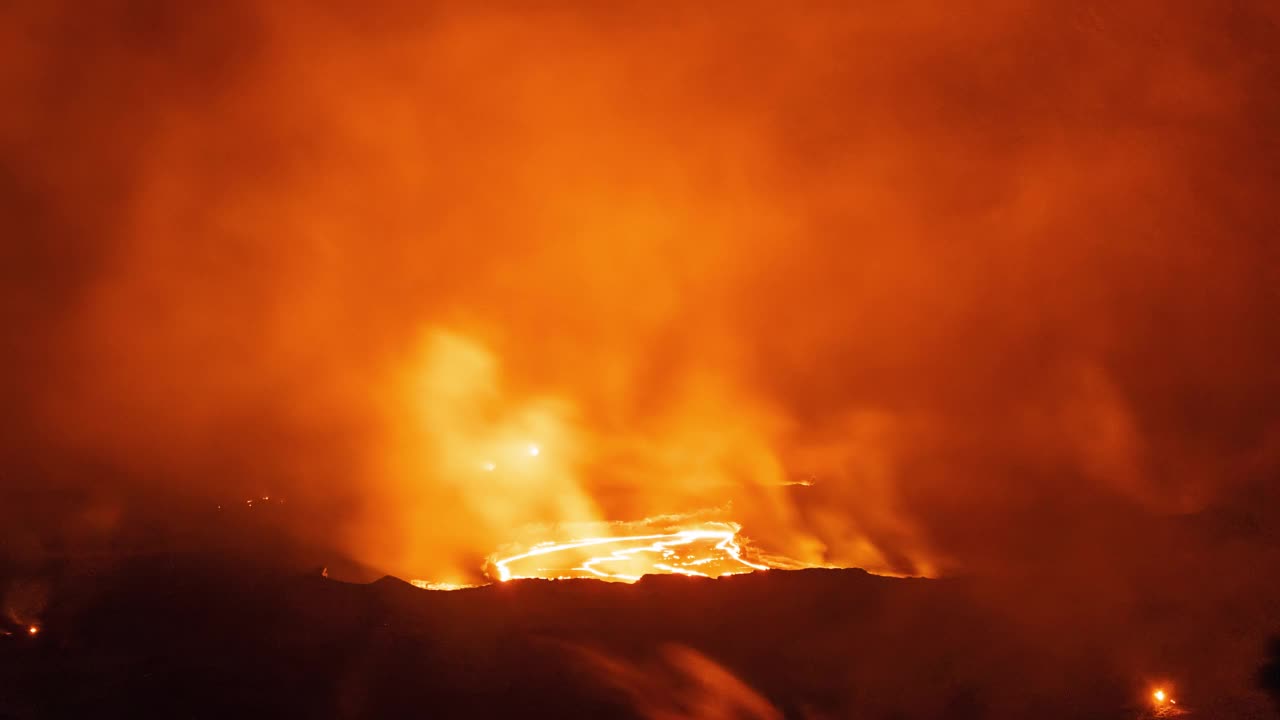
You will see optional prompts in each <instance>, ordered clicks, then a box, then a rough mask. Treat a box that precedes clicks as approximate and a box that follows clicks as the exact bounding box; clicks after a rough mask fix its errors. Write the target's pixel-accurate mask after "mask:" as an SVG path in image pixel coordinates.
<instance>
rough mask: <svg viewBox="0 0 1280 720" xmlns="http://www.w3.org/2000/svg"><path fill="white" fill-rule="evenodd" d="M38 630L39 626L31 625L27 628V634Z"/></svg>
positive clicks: (32, 633)
mask: <svg viewBox="0 0 1280 720" xmlns="http://www.w3.org/2000/svg"><path fill="white" fill-rule="evenodd" d="M38 632H40V628H38V627H36V626H35V625H32V626H31V627H29V628H27V634H28V635H35V634H36V633H38Z"/></svg>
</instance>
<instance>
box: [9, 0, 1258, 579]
mask: <svg viewBox="0 0 1280 720" xmlns="http://www.w3.org/2000/svg"><path fill="white" fill-rule="evenodd" d="M420 5H421V4H419V3H395V4H388V5H384V6H383V7H381V8H379V9H376V10H369V9H362V10H360V11H354V10H347V9H343V8H340V7H338V4H333V3H320V4H302V3H297V4H294V3H276V4H272V5H271V6H270V7H266V6H263V5H262V4H259V3H238V2H232V3H219V4H217V5H216V7H215V6H209V7H206V8H193V7H186V6H177V5H171V4H166V3H159V2H154V3H153V2H111V1H107V2H99V3H91V4H88V5H85V4H83V3H58V2H52V3H29V4H25V5H24V4H23V3H19V4H17V5H14V6H10V7H9V9H7V10H5V11H4V12H5V15H6V18H5V22H4V23H0V28H3V29H0V48H2V49H0V53H3V55H2V56H0V59H2V62H0V68H3V70H0V93H3V97H4V107H5V108H6V111H5V112H4V113H3V114H0V208H3V211H4V212H3V216H4V223H5V227H4V235H5V240H4V242H3V245H2V246H0V319H3V322H4V324H5V327H6V332H5V333H4V335H3V340H0V371H2V374H0V399H3V401H4V406H5V408H6V413H5V417H4V420H3V425H2V426H0V427H2V429H3V440H0V453H2V455H0V460H3V465H2V466H0V477H3V481H2V482H4V483H5V489H6V492H7V493H8V494H10V495H11V497H13V498H15V499H17V501H18V502H11V503H6V504H5V505H6V508H5V515H6V516H0V517H4V520H5V523H4V524H5V529H6V531H8V532H9V533H11V534H12V535H13V536H14V537H15V538H20V541H19V542H18V543H16V544H15V545H13V547H24V548H25V547H35V546H38V545H39V544H40V543H41V542H43V540H41V538H43V537H45V536H47V535H59V536H60V537H62V536H63V535H66V534H69V535H71V536H74V537H75V538H80V539H81V540H83V541H84V542H86V543H92V542H94V541H95V540H94V539H95V538H98V539H100V538H103V537H110V536H112V534H113V533H117V532H121V531H122V530H121V528H122V527H123V526H124V525H125V524H126V523H127V518H128V517H130V513H131V512H135V511H136V507H137V506H138V505H139V504H141V505H142V506H146V505H147V504H148V503H156V504H159V503H162V502H167V501H169V500H172V499H174V498H177V499H181V500H183V501H192V502H199V503H204V504H209V505H213V504H215V503H221V502H241V501H242V500H243V498H246V497H257V496H260V495H263V494H268V493H269V494H274V495H278V496H281V497H287V498H288V500H289V502H290V503H291V504H293V506H294V507H296V508H299V511H298V512H295V513H293V514H291V515H289V517H290V518H293V520H291V521H290V522H294V523H296V527H290V531H291V532H292V533H294V534H296V535H297V536H298V537H300V538H303V539H306V540H308V541H317V540H323V541H324V542H329V543H333V544H334V545H336V546H337V547H338V549H341V550H343V551H345V552H348V553H350V554H351V555H352V556H354V557H357V558H359V559H361V560H362V561H364V562H367V563H369V564H372V565H376V566H379V567H384V568H386V569H388V570H392V571H395V572H399V573H402V574H405V575H409V576H421V577H433V578H439V579H446V580H467V579H475V578H476V577H477V576H478V574H479V573H480V572H481V568H482V567H483V564H484V560H485V557H486V556H487V555H489V554H490V553H492V552H493V551H494V550H496V549H497V548H499V547H500V546H503V545H504V544H507V543H513V542H526V541H528V540H530V539H531V538H529V537H527V535H528V534H529V533H530V532H534V531H531V530H530V528H538V527H552V528H554V527H560V526H567V525H568V524H573V523H590V522H613V521H626V522H633V521H638V520H642V519H644V518H648V517H652V516H655V515H667V514H682V513H699V512H701V513H707V512H712V513H719V514H721V515H723V517H722V518H720V519H725V520H732V521H734V522H738V523H740V524H741V525H742V526H743V528H744V532H745V533H746V534H747V535H749V536H750V537H751V538H752V540H753V541H754V542H755V544H756V545H757V546H758V547H759V548H760V549H762V550H763V551H766V552H769V553H775V554H777V555H779V556H786V557H790V558H793V559H795V560H798V561H801V562H806V563H831V564H840V565H859V566H865V567H867V568H869V569H872V570H881V571H892V572H899V573H925V574H939V573H955V572H997V573H998V572H1018V573H1021V572H1033V571H1035V569H1036V568H1038V567H1041V566H1045V565H1049V566H1053V567H1055V568H1058V569H1059V570H1060V571H1062V572H1069V571H1070V570H1071V569H1072V568H1077V569H1078V568H1083V567H1088V568H1090V570H1091V571H1096V572H1098V573H1099V576H1100V577H1101V578H1102V579H1103V581H1106V580H1107V579H1108V578H1112V579H1114V578H1118V577H1122V576H1125V573H1126V571H1127V569H1129V568H1131V566H1133V565H1136V564H1140V563H1142V562H1145V558H1149V557H1150V556H1151V555H1152V553H1159V554H1169V555H1177V554H1179V553H1181V554H1185V553H1187V552H1195V553H1203V554H1205V555H1213V554H1215V553H1221V559H1220V562H1221V563H1222V565H1223V567H1224V570H1225V569H1229V568H1230V567H1231V566H1232V563H1241V564H1242V565H1241V567H1243V563H1246V562H1248V560H1246V559H1243V558H1240V557H1238V556H1237V555H1235V554H1233V552H1234V551H1233V550H1231V549H1232V548H1235V547H1236V546H1235V545H1234V544H1233V543H1234V542H1235V541H1236V538H1235V536H1234V535H1231V534H1230V533H1228V534H1227V535H1226V536H1223V535H1222V533H1220V532H1218V531H1217V530H1206V531H1205V537H1203V538H1201V537H1197V539H1196V543H1195V545H1194V548H1189V547H1183V546H1178V547H1177V548H1171V547H1169V546H1168V545H1165V544H1164V543H1167V542H1169V538H1168V537H1167V536H1166V535H1165V534H1164V533H1163V530H1162V528H1164V527H1165V525H1164V520H1166V519H1168V518H1170V517H1179V516H1184V515H1188V514H1195V513H1206V512H1216V511H1219V510H1221V511H1223V512H1227V511H1228V510H1231V509H1234V508H1251V509H1252V511H1253V512H1263V513H1265V512H1272V511H1271V510H1267V509H1266V507H1267V504H1266V503H1265V502H1263V501H1262V499H1265V498H1267V497H1272V496H1271V495H1268V493H1271V491H1270V490H1269V489H1268V487H1269V486H1268V483H1272V482H1273V481H1274V480H1275V477H1276V473H1277V470H1278V469H1280V417H1277V412H1276V408H1277V407H1280V373H1277V372H1276V366H1275V358H1276V357H1277V352H1278V351H1280V323H1277V322H1276V321H1275V318H1276V315H1277V311H1278V310H1280V297H1278V296H1277V288H1278V287H1280V246H1278V245H1277V243H1276V242H1275V237H1276V234H1277V231H1280V210H1278V209H1277V208H1276V206H1275V203H1274V202H1273V200H1274V196H1275V192H1276V190H1277V178H1280V148H1278V147H1277V146H1276V143H1275V139H1274V128H1275V127H1277V126H1280V93H1278V92H1277V90H1276V83H1275V82H1274V81H1275V78H1276V77H1277V76H1278V75H1277V73H1278V72H1280V53H1277V51H1276V48H1277V47H1280V43H1277V40H1280V30H1278V29H1277V22H1278V21H1280V18H1278V17H1277V15H1276V13H1275V12H1274V11H1273V10H1270V9H1269V6H1268V5H1267V4H1266V3H1262V2H1258V3H1247V2H1246V3H1234V4H1231V5H1230V6H1229V7H1227V6H1222V7H1219V6H1217V5H1208V4H1200V3H1166V4H1163V5H1162V6H1161V7H1160V8H1158V9H1152V8H1149V7H1146V5H1147V4H1145V3H1133V4H1127V3H1122V4H1119V5H1115V6H1112V5H1107V6H1099V7H1095V8H1087V7H1079V6H1078V4H1074V3H1016V2H1005V1H994V2H984V3H980V4H979V5H978V6H967V7H966V8H964V9H961V8H959V7H952V6H950V5H946V4H937V5H934V4H929V3H905V4H892V5H885V4H873V3H864V4H855V5H848V4H811V5H808V6H806V7H805V8H804V9H791V10H788V11H785V12H784V11H782V10H781V9H780V8H779V7H777V6H771V5H770V4H764V3H761V4H754V3H747V4H745V5H741V6H737V7H735V8H734V9H733V10H732V11H731V12H729V11H724V10H713V9H712V8H711V7H710V6H704V7H699V6H688V7H683V8H679V9H673V8H657V7H652V8H651V7H640V6H634V7H629V8H626V9H621V10H620V9H618V8H614V7H611V8H610V9H609V11H608V12H606V11H604V10H603V9H602V8H593V7H591V6H590V4H582V5H577V4H573V3H551V4H542V5H540V6H538V7H537V8H536V9H534V8H525V7H517V6H516V5H497V6H493V7H490V8H488V9H485V10H480V9H476V8H473V7H470V6H469V4H466V3H458V4H456V5H455V4H435V5H431V6H429V7H421V6H420ZM531 444H533V445H537V447H538V448H539V451H540V452H539V453H538V455H537V456H536V460H535V459H532V458H531V457H530V456H529V453H528V452H527V448H528V447H529V446H530V445H531ZM1271 507H1272V508H1274V507H1275V505H1274V504H1272V505H1271ZM19 508H21V509H19ZM34 508H39V509H38V510H36V509H34ZM1275 520H1276V518H1275V517H1264V518H1263V519H1262V521H1261V522H1263V523H1264V524H1265V523H1268V522H1274V521H1275ZM55 528H56V530H55ZM535 539H536V538H535ZM59 542H66V539H65V537H63V539H62V540H59Z"/></svg>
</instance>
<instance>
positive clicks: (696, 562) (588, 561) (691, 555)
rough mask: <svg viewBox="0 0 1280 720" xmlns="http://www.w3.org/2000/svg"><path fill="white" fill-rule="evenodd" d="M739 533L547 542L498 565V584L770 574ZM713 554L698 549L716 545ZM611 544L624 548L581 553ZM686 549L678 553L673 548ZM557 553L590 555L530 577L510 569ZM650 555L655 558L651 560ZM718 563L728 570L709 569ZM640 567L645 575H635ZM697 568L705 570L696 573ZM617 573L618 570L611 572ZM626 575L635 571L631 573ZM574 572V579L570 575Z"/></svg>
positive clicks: (702, 532)
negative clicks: (750, 556) (745, 550)
mask: <svg viewBox="0 0 1280 720" xmlns="http://www.w3.org/2000/svg"><path fill="white" fill-rule="evenodd" d="M736 537H737V531H736V530H709V529H701V530H680V531H677V532H672V533H662V534H654V535H624V536H619V537H597V538H586V539H582V540H571V541H568V542H561V543H554V542H553V543H543V544H541V545H537V546H535V547H534V548H533V549H532V550H530V551H528V552H525V553H521V554H519V555H513V556H511V557H508V558H504V559H502V560H497V561H495V562H494V567H496V568H497V573H498V580H499V581H501V582H506V581H508V580H513V579H522V578H569V577H596V578H599V579H601V580H611V581H617V582H635V581H636V580H639V579H640V577H641V576H642V575H644V574H646V573H655V572H656V573H667V574H678V575H690V576H694V577H719V576H722V575H734V574H739V573H744V572H751V571H752V570H768V569H769V568H768V567H767V566H765V565H760V564H758V563H754V562H751V561H750V560H747V559H746V558H744V557H742V548H741V546H739V545H738V543H737V542H736ZM713 542H714V546H713V549H707V548H705V547H699V545H705V544H708V543H713ZM607 545H620V546H623V547H621V548H618V549H614V550H609V551H608V552H602V553H600V554H593V553H592V551H591V550H587V552H585V553H583V552H578V551H582V550H584V549H588V548H599V547H602V546H607ZM678 547H679V548H682V552H676V550H674V549H673V548H678ZM553 554H564V555H565V556H567V557H570V558H574V559H576V558H578V557H582V556H585V558H584V559H582V561H581V562H579V563H577V564H575V565H570V566H569V567H567V568H566V567H564V565H565V563H563V562H562V563H560V564H559V565H560V567H561V569H559V570H557V569H554V568H547V567H540V568H537V569H536V572H533V573H531V574H529V573H523V574H517V573H514V572H512V569H511V568H510V567H509V566H510V565H511V564H512V563H520V562H521V561H524V560H528V559H530V558H538V557H544V556H549V555H553ZM645 554H656V555H657V557H656V558H653V559H651V560H647V561H646V559H645V558H644V555H645ZM713 564H716V565H718V566H725V569H719V567H714V568H713V567H709V566H710V565H713ZM637 566H639V570H640V572H635V570H636V569H637ZM693 567H699V568H700V569H698V570H694V569H692V568H693ZM610 568H617V569H610ZM624 570H630V571H631V572H626V571H624ZM566 572H567V573H569V574H566Z"/></svg>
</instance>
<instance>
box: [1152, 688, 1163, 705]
mask: <svg viewBox="0 0 1280 720" xmlns="http://www.w3.org/2000/svg"><path fill="white" fill-rule="evenodd" d="M1151 697H1153V698H1155V699H1156V702H1158V703H1162V702H1164V698H1165V695H1164V691H1163V690H1157V691H1155V692H1153V693H1151Z"/></svg>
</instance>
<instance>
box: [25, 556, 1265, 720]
mask: <svg viewBox="0 0 1280 720" xmlns="http://www.w3.org/2000/svg"><path fill="white" fill-rule="evenodd" d="M998 594H999V593H998V591H995V590H990V589H984V588H982V587H981V586H980V584H978V583H975V582H970V581H959V580H947V581H937V580H924V579H895V578H885V577H877V576H873V575H868V574H866V573H864V572H862V571H859V570H806V571H794V572H783V571H773V572H768V573H757V574H753V575H744V576H736V577H731V578H725V579H722V580H702V579H692V578H686V577H679V576H660V577H652V576H651V577H646V578H645V579H644V580H642V581H641V582H639V583H637V584H636V585H631V586H628V585H611V584H605V583H599V582H594V581H562V582H551V581H517V582H512V583H508V584H504V585H494V586H488V587H482V588H475V589H470V590H462V591H456V592H434V591H426V590H419V589H418V588H415V587H413V586H411V585H409V584H406V583H404V582H401V581H399V580H396V579H394V578H384V579H382V580H379V581H377V582H373V583H371V584H349V583H343V582H338V581H334V580H330V579H327V578H322V577H320V575H319V572H318V571H317V572H316V573H312V574H304V573H298V572H285V571H282V570H281V569H279V568H270V569H268V568H262V567H253V566H252V565H251V564H250V563H244V562H240V561H237V560H235V559H233V558H228V557H214V556H203V555H183V556H148V557H142V558H135V559H134V560H132V561H129V562H126V563H122V564H119V565H116V566H115V567H113V568H112V570H111V572H110V573H106V574H103V573H87V574H80V575H77V576H74V577H65V578H62V579H61V580H59V584H58V586H57V587H56V588H54V592H51V593H50V595H49V602H48V603H47V607H45V609H44V610H43V612H42V614H41V616H40V617H39V621H38V622H39V623H40V625H39V632H38V633H37V634H35V635H31V634H29V632H28V628H26V627H22V626H19V625H18V624H16V622H15V621H14V620H13V618H10V619H8V620H6V621H5V622H6V623H8V624H7V625H5V626H4V627H3V629H4V630H5V631H7V632H8V633H9V634H6V635H0V679H2V682H0V717H2V718H38V717H93V718H107V717H166V718H225V717H246V716H271V717H423V718H478V717H479V718H483V717H540V718H541V717H546V718H573V717H583V718H588V717H590V718H601V717H624V718H625V717H652V718H769V717H789V718H791V717H794V718H826V717H834V718H1015V717H1025V718H1082V717H1100V718H1106V717H1116V718H1133V717H1143V716H1150V715H1152V713H1153V711H1154V710H1155V709H1154V708H1153V707H1151V702H1150V699H1149V693H1150V692H1151V687H1152V683H1154V682H1161V683H1172V684H1173V686H1174V687H1176V688H1178V689H1179V693H1180V694H1179V698H1180V700H1181V703H1180V705H1179V707H1178V708H1177V713H1178V714H1183V715H1188V716H1193V717H1241V718H1249V717H1270V712H1271V710H1270V707H1269V705H1268V704H1267V702H1266V698H1265V696H1263V695H1262V694H1261V693H1259V692H1256V691H1254V690H1252V689H1251V688H1250V687H1249V681H1248V670H1247V668H1245V667H1244V665H1245V664H1246V663H1253V662H1254V661H1255V660H1256V661H1257V664H1261V662H1262V648H1263V647H1264V646H1265V637H1257V638H1256V644H1257V647H1258V654H1257V656H1256V657H1254V656H1249V657H1243V658H1240V659H1239V662H1237V663H1236V665H1238V666H1239V667H1236V665H1231V663H1224V661H1223V660H1222V657H1223V656H1222V655H1221V647H1223V645H1222V638H1221V637H1220V634H1219V635H1218V636H1215V637H1214V638H1213V639H1212V640H1209V639H1205V640H1204V641H1203V642H1200V641H1197V638H1198V637H1201V636H1200V635H1197V634H1196V633H1194V632H1186V631H1183V632H1181V633H1179V632H1178V631H1176V630H1175V628H1178V627H1182V628H1186V627H1187V626H1188V623H1190V622H1194V619H1189V618H1186V617H1183V616H1182V613H1179V612H1174V611H1172V610H1171V609H1169V608H1163V609H1162V608H1159V607H1152V608H1148V609H1146V610H1144V611H1143V615H1142V616H1143V617H1144V618H1153V617H1154V618H1156V619H1155V620H1153V621H1151V622H1150V623H1147V624H1143V623H1136V624H1124V625H1123V626H1111V625H1108V624H1107V623H1105V622H1103V621H1100V620H1096V619H1094V620H1091V619H1090V616H1089V615H1088V614H1087V613H1085V614H1081V615H1079V616H1070V617H1068V616H1066V615H1063V616H1062V617H1057V618H1055V617H1037V616H1036V613H1034V612H1028V613H1026V614H1018V613H1013V614H1011V613H1008V612H1001V611H998V610H997V609H996V608H997V607H999V600H998ZM1059 614H1061V613H1059ZM1162 623H1163V624H1164V625H1167V626H1168V628H1169V630H1168V631H1167V632H1168V635H1167V636H1163V635H1162V633H1165V632H1166V631H1165V630H1162V629H1161V624H1162ZM1250 637H1251V636H1250ZM1242 638H1243V639H1242V640H1241V641H1240V642H1245V643H1246V644H1247V643H1251V642H1254V640H1253V639H1249V638H1244V637H1243V636H1242ZM1232 642H1233V643H1234V644H1229V646H1230V647H1236V646H1237V645H1239V643H1235V642H1234V641H1232ZM1171 710H1173V708H1165V710H1164V711H1163V712H1162V713H1160V714H1164V715H1170V716H1172V715H1171V714H1170V711H1171Z"/></svg>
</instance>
